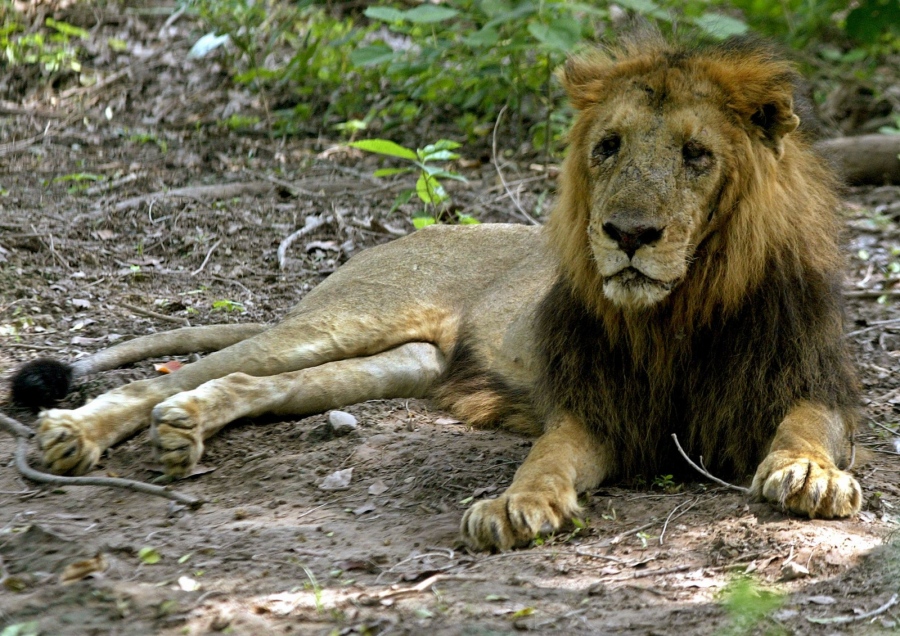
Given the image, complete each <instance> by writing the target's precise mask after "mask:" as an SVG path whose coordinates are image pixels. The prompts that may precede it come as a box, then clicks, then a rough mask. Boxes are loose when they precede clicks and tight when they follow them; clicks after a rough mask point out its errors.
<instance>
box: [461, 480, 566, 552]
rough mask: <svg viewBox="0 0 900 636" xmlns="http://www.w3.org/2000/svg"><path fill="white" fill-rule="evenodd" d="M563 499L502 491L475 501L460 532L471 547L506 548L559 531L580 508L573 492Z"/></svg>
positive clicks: (538, 494) (484, 548) (480, 548)
mask: <svg viewBox="0 0 900 636" xmlns="http://www.w3.org/2000/svg"><path fill="white" fill-rule="evenodd" d="M563 499H565V501H558V500H554V498H553V497H551V496H548V495H547V494H542V493H515V494H504V495H502V496H500V497H498V498H497V499H486V500H484V501H479V502H477V503H475V504H474V505H473V506H472V507H471V508H469V509H468V510H467V511H466V514H465V516H463V519H462V524H461V527H460V531H461V533H462V538H463V541H465V542H466V545H468V546H469V547H470V548H472V549H473V550H491V549H496V550H509V549H511V548H515V547H521V546H524V545H528V544H529V543H530V542H531V541H532V540H534V538H535V537H537V536H539V535H544V534H549V533H551V532H553V531H555V530H558V529H559V528H560V527H561V526H562V525H563V524H564V523H565V522H566V521H568V520H569V519H571V518H572V517H574V516H575V515H577V514H578V512H579V511H580V508H579V506H578V502H577V501H576V497H575V493H574V491H573V492H572V493H571V495H570V496H567V497H564V498H563Z"/></svg>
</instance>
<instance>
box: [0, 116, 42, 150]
mask: <svg viewBox="0 0 900 636" xmlns="http://www.w3.org/2000/svg"><path fill="white" fill-rule="evenodd" d="M48 130H50V124H49V123H48V124H47V127H46V128H44V132H42V133H40V134H39V135H35V136H34V137H28V138H27V139H20V140H19V141H11V142H9V143H6V144H0V157H5V156H6V155H12V154H15V153H17V152H22V151H23V150H25V149H26V148H30V147H31V146H33V145H34V144H36V143H38V142H39V141H41V140H43V139H44V137H45V136H46V135H47V131H48Z"/></svg>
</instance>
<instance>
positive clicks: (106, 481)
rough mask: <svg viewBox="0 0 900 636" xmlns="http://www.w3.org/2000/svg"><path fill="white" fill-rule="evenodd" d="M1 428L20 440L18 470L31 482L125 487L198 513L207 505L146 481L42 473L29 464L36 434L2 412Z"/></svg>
mask: <svg viewBox="0 0 900 636" xmlns="http://www.w3.org/2000/svg"><path fill="white" fill-rule="evenodd" d="M0 428H2V429H3V430H5V431H6V432H7V433H10V434H11V435H12V436H13V437H15V438H16V443H17V445H16V456H15V458H16V459H15V461H16V469H17V470H18V471H19V473H21V475H22V476H23V477H25V478H26V479H30V480H31V481H34V482H37V483H40V484H51V485H54V486H104V487H107V488H124V489H126V490H132V491H134V492H140V493H144V494H146V495H153V496H155V497H164V498H165V499H171V500H172V501H175V502H178V503H180V504H183V505H185V506H188V507H189V508H191V509H192V510H196V509H197V508H199V507H200V506H202V505H203V504H204V503H205V502H204V501H203V500H202V499H197V498H196V497H193V496H191V495H188V494H185V493H182V492H178V491H177V490H170V489H169V488H166V487H163V486H154V485H153V484H145V483H144V482H142V481H134V480H132V479H122V478H120V477H64V476H62V475H51V474H49V473H45V472H42V471H40V470H35V469H34V468H32V467H31V466H29V465H28V440H29V439H30V438H31V437H33V436H34V431H32V430H31V429H30V428H28V427H27V426H25V425H24V424H22V423H20V422H18V421H16V420H14V419H13V418H11V417H9V416H7V415H4V414H3V413H0Z"/></svg>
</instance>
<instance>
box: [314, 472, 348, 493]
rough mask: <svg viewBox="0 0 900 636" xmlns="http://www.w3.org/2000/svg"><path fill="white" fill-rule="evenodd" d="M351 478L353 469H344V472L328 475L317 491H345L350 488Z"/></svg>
mask: <svg viewBox="0 0 900 636" xmlns="http://www.w3.org/2000/svg"><path fill="white" fill-rule="evenodd" d="M352 478H353V469H352V468H346V469H344V470H338V471H335V472H333V473H331V474H330V475H328V476H327V477H326V478H325V479H323V480H322V483H320V484H319V489H321V490H347V489H348V488H350V480H351V479H352Z"/></svg>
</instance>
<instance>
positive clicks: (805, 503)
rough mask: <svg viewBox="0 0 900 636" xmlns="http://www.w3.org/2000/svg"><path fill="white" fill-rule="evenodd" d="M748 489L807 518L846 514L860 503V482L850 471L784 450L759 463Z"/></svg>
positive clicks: (851, 511) (855, 510)
mask: <svg viewBox="0 0 900 636" xmlns="http://www.w3.org/2000/svg"><path fill="white" fill-rule="evenodd" d="M750 489H751V492H752V493H753V494H754V495H756V497H757V498H760V499H765V500H767V501H771V502H774V503H777V504H779V505H781V506H782V507H783V508H784V509H786V510H790V511H791V512H793V513H795V514H800V515H806V516H808V517H810V518H822V519H833V518H836V517H849V516H850V515H852V514H855V513H856V512H858V511H859V508H860V505H861V503H862V491H861V490H860V487H859V483H858V482H857V481H856V479H854V478H853V476H852V475H850V474H849V473H846V472H844V471H842V470H839V469H838V468H837V467H835V466H833V465H832V466H821V465H820V464H819V463H818V462H816V461H815V460H813V459H810V458H805V457H797V456H794V455H791V454H788V453H785V452H775V453H772V454H771V455H769V456H768V457H767V458H766V459H765V460H764V461H763V463H762V464H760V466H759V469H758V470H757V471H756V476H755V477H754V478H753V484H752V486H751V487H750Z"/></svg>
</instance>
